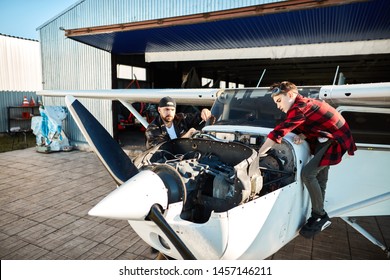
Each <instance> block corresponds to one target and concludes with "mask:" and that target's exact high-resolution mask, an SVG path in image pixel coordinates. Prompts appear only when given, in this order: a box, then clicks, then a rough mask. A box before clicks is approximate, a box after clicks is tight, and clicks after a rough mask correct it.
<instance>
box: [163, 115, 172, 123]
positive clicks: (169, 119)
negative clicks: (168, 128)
mask: <svg viewBox="0 0 390 280" xmlns="http://www.w3.org/2000/svg"><path fill="white" fill-rule="evenodd" d="M173 118H174V117H172V116H166V117H164V118H162V119H163V120H164V122H165V123H171V122H172V121H173Z"/></svg>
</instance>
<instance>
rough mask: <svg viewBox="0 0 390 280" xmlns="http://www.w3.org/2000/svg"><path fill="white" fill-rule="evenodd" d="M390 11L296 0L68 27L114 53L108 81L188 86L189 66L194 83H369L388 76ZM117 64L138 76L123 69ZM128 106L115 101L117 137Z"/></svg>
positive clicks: (380, 5)
mask: <svg viewBox="0 0 390 280" xmlns="http://www.w3.org/2000/svg"><path fill="white" fill-rule="evenodd" d="M389 13H390V6H389V5H388V4H387V3H386V1H384V0H374V1H356V0H355V1H338V0H332V1H315V0H312V1H310V0H307V1H303V0H293V1H279V2H275V3H268V4H264V5H256V6H249V7H243V8H236V9H230V10H222V11H215V12H209V13H202V14H193V15H185V16H178V17H173V18H162V19H155V20H147V21H142V22H131V23H125V24H115V25H108V26H94V27H88V28H78V29H69V30H65V35H66V36H67V37H68V38H71V39H73V40H75V41H79V42H82V43H84V44H87V45H90V46H93V47H96V48H99V49H102V50H105V51H107V52H110V53H111V60H112V88H113V89H119V88H129V87H132V88H136V87H140V88H180V87H185V86H186V83H183V82H184V81H185V79H186V77H187V78H188V76H189V73H192V74H193V73H196V75H194V76H192V79H191V80H190V82H191V84H190V83H189V81H187V82H188V84H187V85H188V86H189V87H195V88H196V87H203V86H208V87H256V86H261V87H266V86H268V85H270V84H272V83H273V82H275V81H282V80H289V81H293V82H294V83H295V84H297V85H329V84H332V83H349V84H353V83H372V82H386V81H389V79H390V69H389V67H388V65H390V53H389V49H390V20H389V17H388V14H389ZM346 19H348V20H346ZM120 65H123V66H124V67H125V68H126V69H133V70H134V69H136V71H138V70H139V69H143V70H140V71H143V73H144V74H143V77H142V78H141V76H138V75H137V74H134V73H132V74H130V76H125V77H123V76H121V73H118V69H120V68H118V67H120ZM337 69H338V71H337ZM131 71H132V70H131ZM336 71H337V72H336ZM118 74H119V75H118ZM142 106H143V105H142V104H140V105H139V107H138V108H139V109H140V110H141V109H144V107H142ZM185 109H186V110H189V108H185ZM125 111H126V110H125V109H124V108H123V106H121V105H120V104H118V103H116V102H114V103H113V114H114V118H113V120H114V137H115V138H116V139H119V134H120V131H119V130H118V127H120V126H118V125H120V123H119V122H118V118H116V117H115V116H119V115H125V116H124V117H125V118H128V117H127V116H126V115H127V112H125ZM115 122H117V123H115ZM119 140H120V139H119Z"/></svg>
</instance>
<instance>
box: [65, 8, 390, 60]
mask: <svg viewBox="0 0 390 280" xmlns="http://www.w3.org/2000/svg"><path fill="white" fill-rule="evenodd" d="M226 15H227V16H226ZM389 15H390V5H389V1H388V0H373V1H326V0H325V1H314V0H313V1H302V0H295V1H287V2H278V3H273V4H266V5H259V6H251V7H246V8H238V9H232V10H226V11H224V14H223V15H222V16H221V14H218V12H215V13H214V12H211V13H207V14H198V15H192V16H193V18H191V17H189V16H182V17H176V18H170V19H160V20H155V21H144V22H137V23H128V24H120V25H111V26H98V27H90V28H80V29H73V30H66V35H67V36H68V37H69V38H71V39H73V40H76V41H80V42H82V43H85V44H88V45H91V46H94V47H96V48H99V49H102V50H105V51H108V52H111V53H113V54H120V55H123V54H139V53H145V52H175V51H195V50H216V49H240V48H255V47H271V46H287V45H302V44H318V43H334V42H350V41H366V40H382V39H390V17H389ZM194 16H195V17H194ZM196 16H198V18H196ZM213 16H214V17H215V18H213ZM167 23H168V24H167ZM367 52H369V50H367ZM388 52H390V50H388Z"/></svg>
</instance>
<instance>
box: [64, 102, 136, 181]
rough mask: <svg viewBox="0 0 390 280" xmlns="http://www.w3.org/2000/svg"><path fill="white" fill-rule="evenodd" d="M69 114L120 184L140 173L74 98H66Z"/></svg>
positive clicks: (104, 130) (98, 123) (105, 131)
mask: <svg viewBox="0 0 390 280" xmlns="http://www.w3.org/2000/svg"><path fill="white" fill-rule="evenodd" d="M65 102H66V105H67V106H68V109H69V112H70V113H71V115H72V117H73V119H74V120H75V122H76V124H77V126H78V127H79V129H80V130H81V133H82V134H83V135H84V137H85V139H86V140H87V141H88V144H89V145H90V146H91V148H92V149H93V150H94V152H95V153H96V154H97V156H98V157H99V159H100V160H101V161H102V163H103V164H104V166H105V167H106V168H107V170H108V172H109V173H110V174H111V176H112V177H113V178H114V180H115V181H116V182H117V183H118V184H119V185H121V184H123V183H124V182H126V181H127V180H129V179H130V178H131V177H133V176H134V175H136V174H137V173H138V169H137V167H136V166H135V165H134V164H133V162H132V161H131V159H130V158H129V157H128V156H127V155H126V153H125V152H124V151H123V149H122V148H121V147H120V146H119V144H118V143H117V142H116V141H115V140H114V139H113V138H112V137H111V135H110V134H109V133H108V132H107V130H106V129H105V128H104V127H103V126H102V125H101V124H100V122H99V121H98V120H96V118H95V117H94V116H93V115H92V114H91V113H90V112H89V111H88V110H87V109H86V108H85V107H84V106H83V105H82V104H81V103H80V101H78V100H77V99H75V98H74V97H73V96H70V95H68V96H65Z"/></svg>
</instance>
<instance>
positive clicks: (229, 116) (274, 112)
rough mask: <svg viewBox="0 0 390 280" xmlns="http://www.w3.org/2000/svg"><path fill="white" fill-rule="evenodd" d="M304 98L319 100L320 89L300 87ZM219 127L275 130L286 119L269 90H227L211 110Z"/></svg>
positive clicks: (221, 94)
mask: <svg viewBox="0 0 390 280" xmlns="http://www.w3.org/2000/svg"><path fill="white" fill-rule="evenodd" d="M298 90H299V93H300V94H301V95H303V96H308V97H312V98H317V97H318V93H319V87H299V88H298ZM211 113H212V114H213V115H214V116H215V120H216V122H215V123H214V124H217V125H248V126H259V127H269V128H274V127H275V126H276V125H277V124H278V123H280V122H281V121H282V120H283V119H284V118H285V115H286V114H285V113H283V112H282V111H281V110H279V109H278V108H277V106H276V104H275V102H274V101H273V99H272V97H271V94H270V93H269V91H268V89H267V88H246V89H226V90H225V91H224V92H222V93H220V94H219V95H218V97H217V99H216V101H215V102H214V105H213V107H212V108H211Z"/></svg>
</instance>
